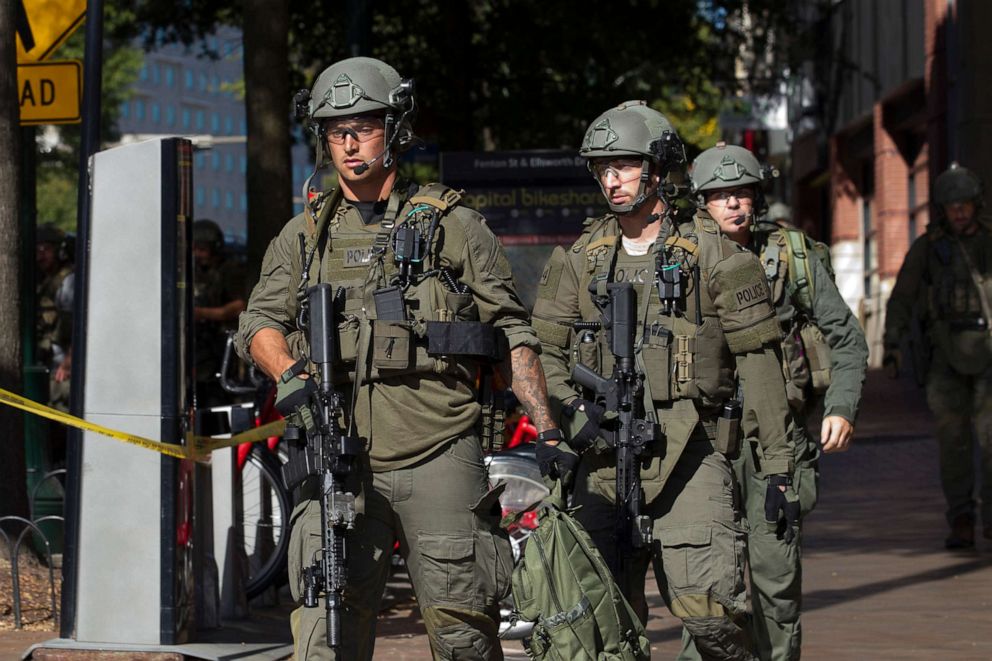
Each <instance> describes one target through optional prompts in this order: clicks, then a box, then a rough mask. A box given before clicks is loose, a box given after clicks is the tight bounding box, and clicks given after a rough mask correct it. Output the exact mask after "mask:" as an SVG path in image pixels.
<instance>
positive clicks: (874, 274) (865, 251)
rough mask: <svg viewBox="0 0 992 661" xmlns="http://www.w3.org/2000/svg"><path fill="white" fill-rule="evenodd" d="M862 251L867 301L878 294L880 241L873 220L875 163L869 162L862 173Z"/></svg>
mask: <svg viewBox="0 0 992 661" xmlns="http://www.w3.org/2000/svg"><path fill="white" fill-rule="evenodd" d="M861 184H862V185H861V249H862V272H863V273H864V291H865V296H864V297H865V299H870V298H872V297H874V296H875V295H876V294H878V291H877V287H876V283H877V282H878V241H877V236H876V233H875V223H874V222H873V219H872V206H873V204H872V198H873V196H874V194H875V172H874V163H873V162H872V161H870V160H869V161H867V162H866V163H865V165H864V166H863V169H862V172H861Z"/></svg>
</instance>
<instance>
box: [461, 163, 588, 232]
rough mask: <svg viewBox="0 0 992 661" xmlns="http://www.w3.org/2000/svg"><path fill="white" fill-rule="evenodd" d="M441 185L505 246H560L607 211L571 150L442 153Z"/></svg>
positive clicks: (582, 166)
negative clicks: (456, 193) (459, 192)
mask: <svg viewBox="0 0 992 661" xmlns="http://www.w3.org/2000/svg"><path fill="white" fill-rule="evenodd" d="M441 181H443V182H445V183H446V184H447V185H449V186H453V187H455V188H464V189H465V193H464V195H463V197H462V201H463V203H464V204H465V205H466V206H469V207H471V208H473V209H476V210H478V211H479V212H480V213H482V214H483V215H484V216H485V217H486V221H487V223H488V224H489V226H490V227H491V228H492V229H493V231H494V232H496V234H498V235H499V236H500V237H501V238H502V239H503V242H504V244H506V245H511V244H514V243H559V242H564V241H566V240H567V239H568V238H569V237H574V236H577V235H578V234H579V232H581V229H582V221H583V220H584V219H585V218H587V217H589V216H596V215H599V214H601V213H603V212H604V211H605V210H606V203H605V200H604V199H603V194H602V192H601V191H600V190H599V187H598V186H597V185H596V182H595V181H594V180H593V178H592V176H591V175H590V174H589V171H588V170H587V169H586V163H585V159H583V158H581V157H580V156H579V155H578V153H577V152H576V151H570V150H522V151H505V152H446V153H442V154H441Z"/></svg>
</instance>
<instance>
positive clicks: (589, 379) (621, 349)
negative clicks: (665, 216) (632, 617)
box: [572, 282, 662, 596]
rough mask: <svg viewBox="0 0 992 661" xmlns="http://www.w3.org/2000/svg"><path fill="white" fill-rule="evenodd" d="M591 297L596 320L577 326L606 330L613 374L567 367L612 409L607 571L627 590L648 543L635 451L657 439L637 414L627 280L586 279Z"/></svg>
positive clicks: (638, 385)
mask: <svg viewBox="0 0 992 661" xmlns="http://www.w3.org/2000/svg"><path fill="white" fill-rule="evenodd" d="M589 289H590V290H591V291H592V293H593V300H594V301H595V302H596V305H597V307H599V309H600V311H601V316H600V318H601V320H602V321H601V322H599V323H595V322H593V323H588V322H586V323H579V324H576V327H577V329H583V330H591V329H594V328H602V329H603V330H605V331H606V332H607V333H608V335H607V337H608V339H609V344H610V352H611V353H612V354H613V357H614V367H613V374H612V375H611V376H610V377H609V378H607V377H604V376H601V375H600V374H597V373H596V372H595V371H593V370H592V369H590V368H589V367H587V366H585V365H583V364H581V363H579V364H577V365H575V367H574V368H572V380H573V381H575V382H576V383H578V384H579V385H581V386H583V387H584V388H587V389H588V390H590V391H592V392H593V393H595V399H596V400H597V402H598V403H601V404H602V405H603V406H604V407H605V408H606V410H608V411H615V412H616V413H617V427H616V430H615V431H613V430H604V431H603V438H604V439H605V440H606V442H607V443H608V444H609V445H610V446H612V447H613V448H615V449H616V462H617V478H616V508H617V516H616V553H615V557H614V562H613V565H614V566H613V567H612V569H613V572H614V574H615V575H616V579H617V583H619V584H620V587H621V590H623V592H624V594H625V595H627V596H629V595H630V585H629V581H630V578H631V577H630V576H629V571H628V566H629V562H630V557H631V555H632V551H633V550H634V549H641V548H644V547H646V546H649V545H650V544H651V541H652V534H651V517H649V516H646V515H643V514H641V505H642V503H643V499H644V494H643V492H642V491H641V473H640V467H641V455H642V454H643V453H644V451H645V449H646V448H647V446H648V445H649V444H650V443H652V442H654V441H660V440H661V439H662V434H661V428H660V427H659V425H658V424H657V423H656V422H654V421H653V420H648V419H645V418H643V417H638V416H639V413H640V412H641V411H642V408H643V407H642V406H641V398H642V395H643V389H644V375H643V374H640V373H639V372H638V370H637V368H636V365H635V361H634V354H635V351H634V339H635V336H636V331H637V299H636V296H635V294H634V288H633V285H631V284H630V283H629V282H617V283H610V284H607V285H606V295H605V296H599V295H597V294H596V283H593V284H592V285H590V287H589Z"/></svg>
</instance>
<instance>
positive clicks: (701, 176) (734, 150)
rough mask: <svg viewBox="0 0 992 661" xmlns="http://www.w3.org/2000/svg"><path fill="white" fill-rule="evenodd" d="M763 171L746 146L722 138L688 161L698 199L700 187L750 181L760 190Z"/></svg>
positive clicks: (710, 187)
mask: <svg viewBox="0 0 992 661" xmlns="http://www.w3.org/2000/svg"><path fill="white" fill-rule="evenodd" d="M764 178H765V175H764V172H763V171H762V169H761V164H760V163H758V159H757V158H755V156H754V154H752V153H751V152H750V151H749V150H747V149H745V148H744V147H738V146H737V145H728V144H727V143H725V142H718V143H716V146H715V147H710V148H709V149H707V150H706V151H704V152H703V153H701V154H700V155H699V156H697V157H696V160H694V161H693V162H692V192H693V193H695V194H696V195H698V196H699V198H700V203H702V195H701V193H703V192H704V191H708V190H718V189H720V188H735V187H737V186H743V185H745V184H754V186H755V188H756V189H757V190H759V191H760V189H761V182H762V181H764Z"/></svg>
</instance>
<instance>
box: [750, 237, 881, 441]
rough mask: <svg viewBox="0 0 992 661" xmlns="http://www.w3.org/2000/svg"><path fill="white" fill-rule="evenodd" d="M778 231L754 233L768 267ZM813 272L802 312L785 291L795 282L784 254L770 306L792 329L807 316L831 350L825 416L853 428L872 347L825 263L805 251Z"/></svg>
mask: <svg viewBox="0 0 992 661" xmlns="http://www.w3.org/2000/svg"><path fill="white" fill-rule="evenodd" d="M779 232H780V230H773V231H771V232H768V231H762V226H759V229H758V231H756V232H755V233H754V239H753V241H752V242H751V244H750V246H749V247H750V249H751V250H752V252H755V253H756V254H757V255H758V257H759V259H760V260H761V263H762V264H765V260H766V251H767V247H768V245H769V244H770V243H772V242H775V241H777V239H778V236H777V235H778V234H779ZM806 255H807V259H808V260H809V265H810V272H811V273H812V290H813V309H812V310H800V309H799V304H798V302H795V301H793V300H791V298H790V297H789V295H788V293H787V291H786V288H785V287H784V286H783V285H784V283H785V281H786V280H787V279H788V278H791V277H793V276H792V274H791V273H789V272H788V269H790V268H791V265H790V264H789V263H788V260H787V259H785V252H784V250H783V252H782V260H783V261H782V262H781V264H780V267H779V268H780V271H781V270H785V271H786V272H785V273H782V272H780V273H779V274H778V276H777V278H775V281H774V282H769V286H770V288H771V291H772V304H773V305H774V306H775V311H776V314H777V315H778V318H779V321H780V322H782V324H783V326H784V327H785V328H786V329H788V328H789V327H790V326H791V325H792V323H793V321H794V320H795V317H796V315H797V314H800V315H804V316H807V317H808V319H809V321H810V322H812V323H813V324H814V325H815V326H816V327H817V328H819V329H820V332H822V333H823V336H824V338H826V340H827V344H828V345H829V346H830V385H829V386H828V387H827V392H826V393H825V395H824V403H823V409H824V415H825V416H828V415H837V416H840V417H842V418H844V419H845V420H847V421H848V422H851V423H853V422H854V421H855V419H856V418H857V415H858V408H859V406H860V404H861V391H862V388H863V387H864V383H865V371H866V370H867V367H868V343H867V342H866V341H865V334H864V331H863V330H862V329H861V324H859V323H858V320H857V319H856V318H855V317H854V315H853V314H852V313H851V308H849V307H848V305H847V303H846V302H845V301H844V298H843V297H842V296H841V295H840V291H838V289H837V285H836V284H834V280H833V278H832V277H831V276H830V273H829V272H828V271H827V269H826V267H825V266H824V265H823V262H821V261H820V259H819V258H818V257H817V256H816V255H815V254H814V253H813V252H812V251H807V252H806Z"/></svg>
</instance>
